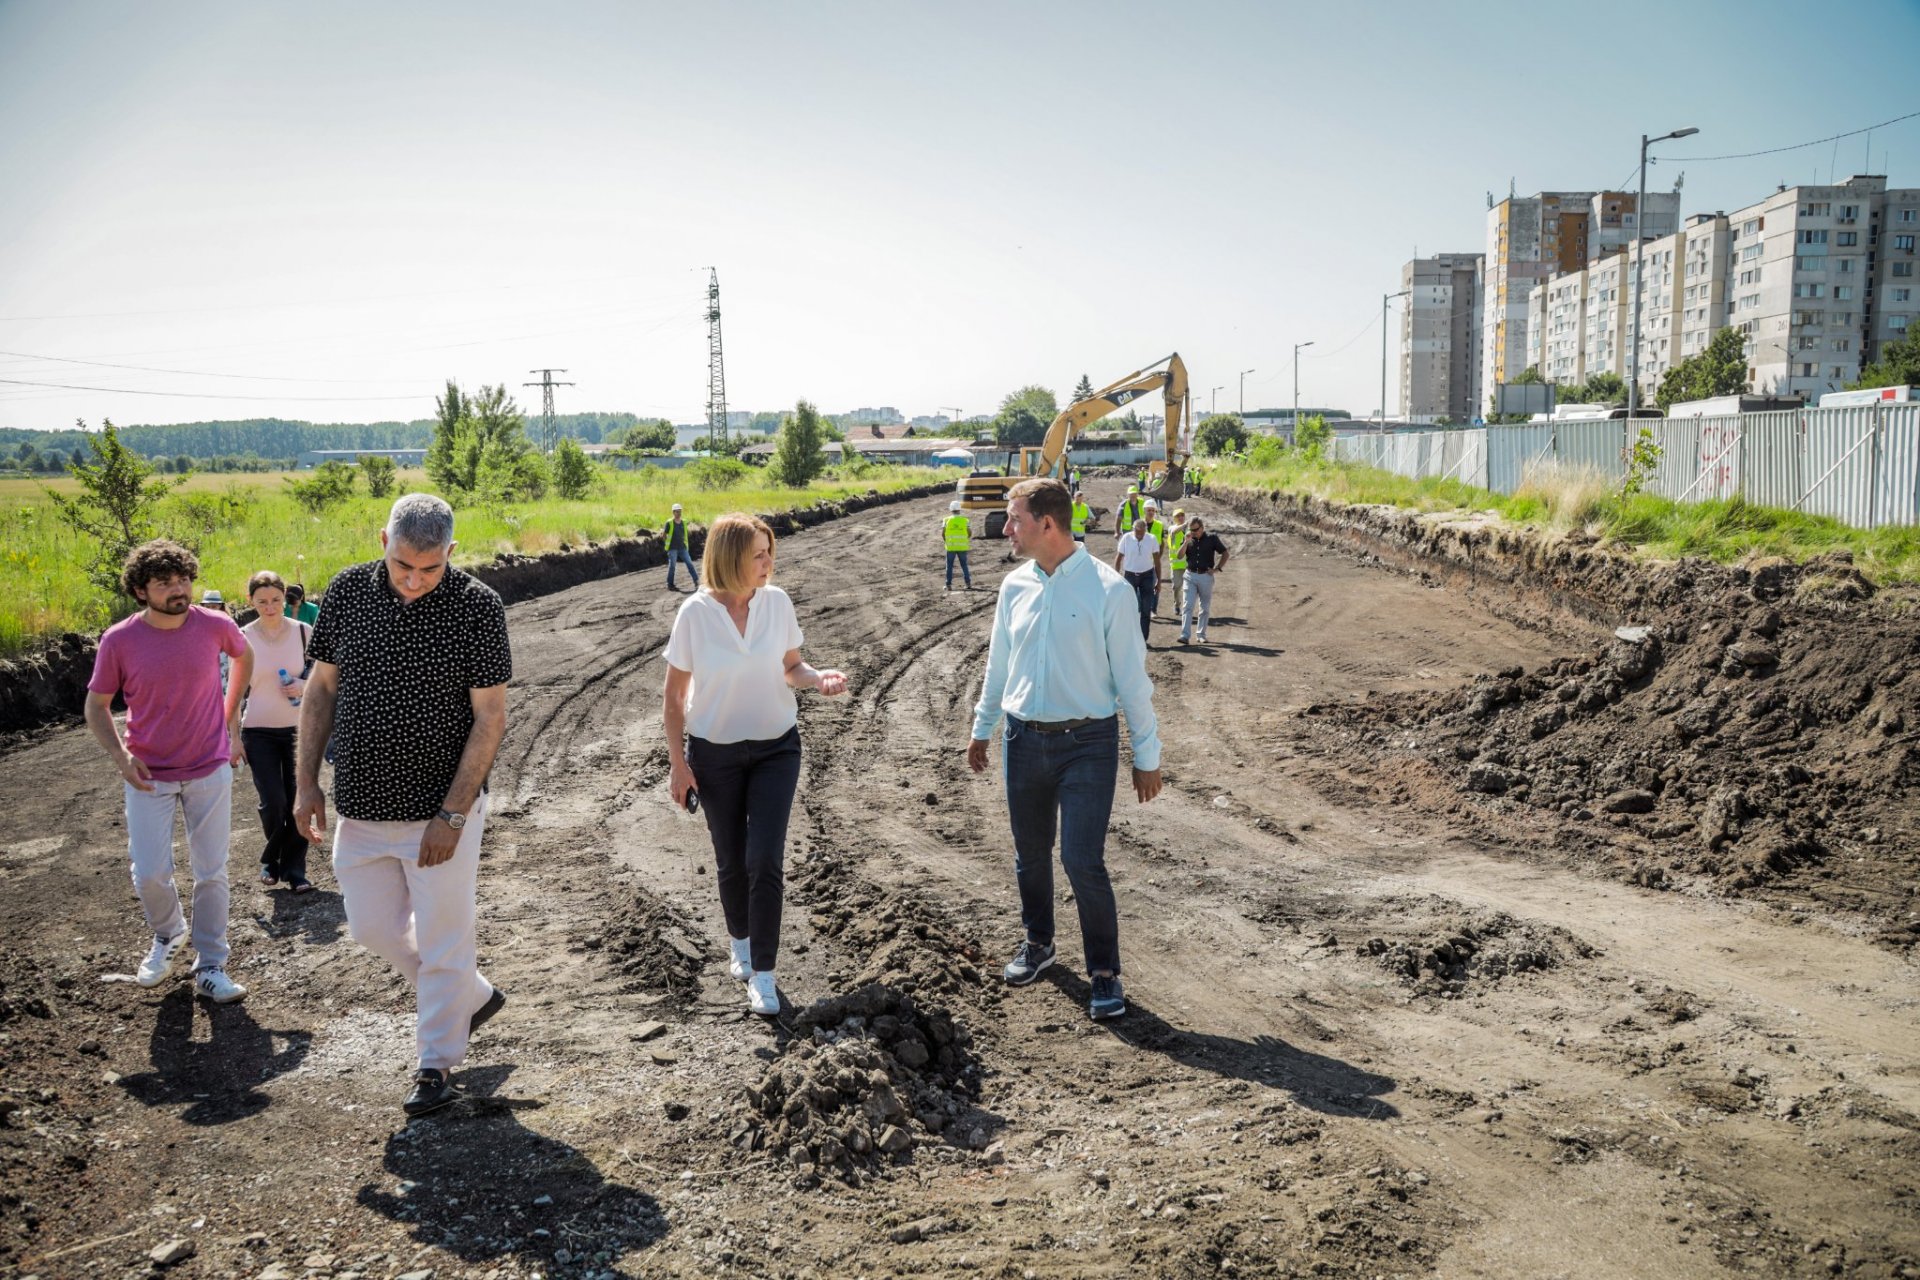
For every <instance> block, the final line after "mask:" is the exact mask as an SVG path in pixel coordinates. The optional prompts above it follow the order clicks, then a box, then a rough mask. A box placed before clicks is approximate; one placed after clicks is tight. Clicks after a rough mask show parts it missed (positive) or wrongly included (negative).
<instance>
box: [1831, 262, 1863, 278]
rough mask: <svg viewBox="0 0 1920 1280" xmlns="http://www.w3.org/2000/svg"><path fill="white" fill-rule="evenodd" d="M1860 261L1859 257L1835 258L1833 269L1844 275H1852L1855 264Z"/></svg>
mask: <svg viewBox="0 0 1920 1280" xmlns="http://www.w3.org/2000/svg"><path fill="white" fill-rule="evenodd" d="M1859 261H1860V259H1858V258H1835V259H1834V260H1833V269H1834V270H1835V271H1837V272H1839V273H1840V274H1841V275H1843V276H1850V275H1852V274H1853V268H1854V266H1855V264H1856V263H1858V262H1859Z"/></svg>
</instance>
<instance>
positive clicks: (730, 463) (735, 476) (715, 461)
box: [686, 458, 753, 489]
mask: <svg viewBox="0 0 1920 1280" xmlns="http://www.w3.org/2000/svg"><path fill="white" fill-rule="evenodd" d="M752 474H753V468H752V467H749V466H748V465H747V464H746V463H744V462H741V461H740V460H739V459H738V458H701V459H700V460H699V461H698V462H689V463H688V464H687V466H686V476H687V478H688V479H690V480H692V481H693V483H694V485H695V486H696V487H698V488H701V489H731V488H733V486H735V485H737V484H739V483H741V482H742V481H744V480H745V479H746V478H747V477H748V476H750V475H752Z"/></svg>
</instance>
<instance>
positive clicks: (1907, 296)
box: [1893, 289, 1913, 302]
mask: <svg viewBox="0 0 1920 1280" xmlns="http://www.w3.org/2000/svg"><path fill="white" fill-rule="evenodd" d="M1893 300H1894V301H1895V302H1911V301H1913V290H1911V289H1895V290H1894V291H1893Z"/></svg>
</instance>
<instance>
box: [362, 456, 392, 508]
mask: <svg viewBox="0 0 1920 1280" xmlns="http://www.w3.org/2000/svg"><path fill="white" fill-rule="evenodd" d="M397 470H398V468H396V467H395V466H394V465H393V459H392V458H389V457H388V456H387V455H386V454H384V453H370V454H368V455H366V456H365V457H364V458H361V459H360V474H361V475H364V476H365V477H366V478H367V495H368V496H369V497H373V498H384V497H386V496H387V495H388V494H390V493H392V492H393V483H394V475H395V472H396V471H397Z"/></svg>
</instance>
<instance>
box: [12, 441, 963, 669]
mask: <svg viewBox="0 0 1920 1280" xmlns="http://www.w3.org/2000/svg"><path fill="white" fill-rule="evenodd" d="M951 474H952V473H951V472H944V473H943V472H938V471H934V470H929V469H924V468H907V467H888V468H885V469H884V470H878V471H874V472H872V473H870V474H869V475H867V476H864V477H862V478H860V479H857V480H842V479H838V478H836V477H835V476H834V475H833V474H832V473H829V474H828V475H826V476H824V477H822V478H821V479H819V480H816V481H815V482H814V483H813V484H812V485H810V486H809V487H808V488H806V489H774V488H746V487H740V488H735V489H722V490H702V489H698V488H696V487H694V485H693V482H692V481H691V480H690V479H688V478H686V477H684V476H682V475H681V474H680V473H678V472H675V471H660V470H655V471H639V472H633V471H607V472H604V473H603V477H604V482H603V488H602V490H601V492H599V493H598V494H596V495H594V496H592V497H589V498H586V499H583V500H581V501H578V502H566V501H562V500H560V499H557V498H548V499H546V500H544V501H541V502H537V503H525V504H521V505H519V506H517V507H515V508H513V510H512V511H511V512H510V513H506V514H491V513H488V512H486V511H483V510H481V509H479V508H476V507H463V508H459V509H458V510H457V511H456V515H455V529H456V531H457V533H458V534H459V546H458V547H457V549H456V550H455V552H454V560H455V562H456V563H459V564H475V563H480V562H484V561H487V560H491V559H493V558H494V557H495V556H496V555H499V554H501V553H503V552H519V553H522V554H539V553H540V552H544V551H555V550H559V549H561V548H563V547H577V546H584V545H585V544H586V543H588V542H605V541H608V540H609V539H612V538H615V537H621V536H631V535H633V534H634V533H636V532H641V531H650V532H658V530H659V528H660V526H661V525H662V524H664V523H665V522H666V518H667V513H668V509H669V508H670V507H671V506H672V504H673V503H675V502H679V503H681V504H683V505H684V506H685V508H686V516H687V519H688V520H689V521H691V522H692V523H695V524H705V523H707V522H709V521H711V520H712V519H713V517H715V516H717V515H720V514H721V513H723V512H727V511H780V510H785V509H787V508H791V507H802V506H807V505H810V504H812V503H814V502H818V501H821V500H822V499H837V498H845V497H849V496H852V495H855V494H862V493H865V492H866V491H867V490H869V489H878V490H880V491H881V492H883V493H884V492H892V491H894V490H898V489H905V488H911V487H913V486H915V485H922V484H927V483H929V482H932V481H935V480H939V479H941V478H942V476H943V475H947V476H950V475H951ZM399 479H400V489H401V490H431V488H432V486H431V485H430V484H429V483H428V481H427V478H426V474H425V473H424V472H420V471H405V472H401V473H400V477H399ZM46 484H47V485H48V486H50V487H52V488H54V489H56V490H58V491H60V492H62V493H72V492H75V491H77V490H78V488H79V486H78V485H77V484H75V482H74V481H72V480H71V479H68V478H64V477H63V478H61V479H57V480H50V481H47V482H46ZM391 505H392V499H391V498H369V497H367V496H366V495H365V493H364V490H363V491H362V492H361V493H359V494H358V495H356V496H355V497H354V498H353V499H351V500H350V501H348V502H346V503H345V504H343V505H341V506H338V507H335V508H333V509H331V510H330V511H328V512H327V513H326V514H325V515H323V516H320V517H314V516H310V515H308V514H307V512H306V511H305V510H303V509H302V508H301V507H300V506H299V504H297V503H296V502H295V501H294V500H293V499H292V498H291V497H289V496H288V494H287V492H286V485H285V484H284V483H282V475H281V474H280V473H266V474H253V475H231V474H220V475H215V474H206V475H196V476H193V477H191V478H190V479H188V481H187V483H186V484H185V485H183V486H182V487H181V488H180V489H179V490H178V491H176V493H175V494H174V496H172V497H170V498H168V499H167V500H166V502H165V503H163V504H162V506H161V514H160V523H161V526H162V528H163V529H164V530H165V531H166V532H167V533H169V534H170V535H171V536H174V537H176V538H180V539H181V540H182V541H186V542H188V543H190V544H191V545H193V546H195V547H196V549H197V550H198V552H199V556H200V568H201V572H200V585H201V587H202V588H208V587H211V588H217V589H218V590H219V591H221V592H222V593H223V594H224V595H225V596H226V597H227V599H228V600H235V599H238V598H240V597H241V596H242V595H243V594H244V593H245V591H246V581H247V577H248V575H250V574H252V573H254V572H255V571H256V570H260V569H274V570H277V571H278V572H279V573H280V574H282V575H283V576H284V577H285V578H286V579H287V580H288V581H289V582H295V581H301V582H305V583H306V585H307V588H308V590H309V591H318V590H324V589H325V588H326V584H327V582H328V581H329V580H330V579H331V578H332V577H333V575H334V574H335V573H337V572H339V571H340V570H341V569H343V568H345V567H346V566H347V565H350V564H357V563H359V562H360V561H363V560H371V559H373V558H374V557H375V556H377V555H378V554H379V553H380V529H381V527H382V526H383V525H384V524H385V523H386V515H387V508H388V507H389V506H391ZM86 559H87V553H86V548H84V547H83V546H82V545H81V543H80V540H79V539H78V538H77V537H76V535H74V534H73V533H72V532H71V531H70V530H69V529H67V527H66V526H65V525H64V524H62V523H61V521H60V519H59V516H58V513H57V512H56V511H55V509H54V507H53V504H52V503H50V502H48V501H47V498H46V494H45V492H44V491H43V489H42V485H41V483H40V482H37V481H33V480H26V479H0V657H8V656H12V655H15V654H18V653H21V652H23V651H25V650H28V649H30V648H32V647H33V646H34V644H35V643H37V642H38V641H39V640H40V639H42V638H43V637H46V636H50V635H57V634H59V633H60V632H63V631H79V632H97V631H99V630H101V629H103V628H105V627H106V626H108V625H109V624H111V623H112V622H114V621H115V620H117V619H119V618H122V617H125V616H126V614H127V613H128V612H130V611H131V609H132V603H131V602H130V601H128V600H126V599H125V598H124V597H113V596H109V595H107V594H106V593H104V592H102V591H100V590H98V589H97V588H95V587H94V586H93V585H92V584H91V583H89V582H88V581H87V578H86V574H85V569H84V565H85V562H86Z"/></svg>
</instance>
